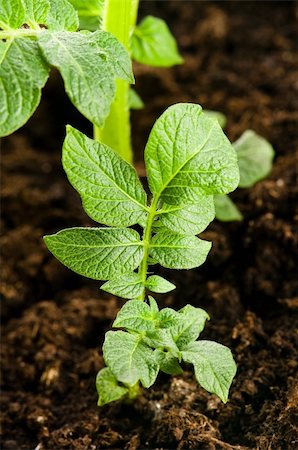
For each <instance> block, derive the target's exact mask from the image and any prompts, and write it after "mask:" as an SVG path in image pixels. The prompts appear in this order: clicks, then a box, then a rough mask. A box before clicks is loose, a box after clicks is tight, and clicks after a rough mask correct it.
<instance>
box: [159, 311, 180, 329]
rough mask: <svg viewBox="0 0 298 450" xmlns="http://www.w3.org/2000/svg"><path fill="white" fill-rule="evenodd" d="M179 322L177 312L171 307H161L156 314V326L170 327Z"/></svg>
mask: <svg viewBox="0 0 298 450" xmlns="http://www.w3.org/2000/svg"><path fill="white" fill-rule="evenodd" d="M178 323H179V314H178V312H177V311H175V310H174V309H172V308H163V309H161V310H160V311H159V313H158V316H157V327H158V328H171V327H174V326H176V325H177V324H178Z"/></svg>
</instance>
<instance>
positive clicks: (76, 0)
mask: <svg viewBox="0 0 298 450" xmlns="http://www.w3.org/2000/svg"><path fill="white" fill-rule="evenodd" d="M69 1H70V3H71V4H72V5H73V6H74V7H75V9H76V10H77V11H78V13H79V17H80V28H81V30H90V31H95V30H98V28H99V25H100V17H101V15H102V9H103V5H104V0H88V1H86V0H69Z"/></svg>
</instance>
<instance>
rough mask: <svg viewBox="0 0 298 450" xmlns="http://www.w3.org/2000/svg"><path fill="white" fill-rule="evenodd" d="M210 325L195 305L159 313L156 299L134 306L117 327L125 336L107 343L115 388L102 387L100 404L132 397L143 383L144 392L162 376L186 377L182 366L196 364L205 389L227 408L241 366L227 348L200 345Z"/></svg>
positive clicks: (116, 333)
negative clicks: (132, 390)
mask: <svg viewBox="0 0 298 450" xmlns="http://www.w3.org/2000/svg"><path fill="white" fill-rule="evenodd" d="M152 305H153V306H152ZM169 317H171V320H170V321H169ZM206 319H208V314H207V313H206V312H205V311H204V310H202V309H200V308H195V307H193V306H191V305H186V306H185V307H184V308H182V309H181V310H180V311H177V312H176V311H174V310H172V309H170V308H165V309H162V310H161V311H158V310H156V303H155V302H154V303H153V299H152V298H151V306H149V305H148V304H146V303H143V302H140V301H138V300H130V301H128V302H127V303H126V304H125V305H124V306H123V307H122V309H121V310H120V311H119V313H118V315H117V318H116V320H115V322H114V324H113V326H114V327H116V328H122V329H124V330H125V331H109V332H108V333H107V335H106V338H105V342H104V346H103V355H104V360H105V362H106V364H107V366H108V368H109V369H110V371H111V372H108V382H109V385H106V386H105V385H103V383H101V384H100V385H99V383H97V387H98V392H99V403H100V404H103V403H107V402H108V401H113V400H114V399H118V398H119V397H120V396H121V395H123V396H124V395H126V394H127V392H128V391H127V389H128V387H132V386H134V385H135V384H136V383H138V382H140V383H141V384H142V385H143V386H144V387H149V386H151V385H152V384H153V383H154V381H155V380H156V377H157V374H158V371H159V370H161V371H162V372H165V373H167V374H170V375H178V374H181V373H182V372H183V370H182V367H181V365H180V364H181V362H182V361H185V362H186V363H191V364H193V365H194V369H195V377H196V379H197V381H198V382H199V384H200V385H201V386H202V387H204V388H205V389H206V390H207V391H208V392H211V393H213V394H216V395H217V396H218V397H219V398H220V399H221V400H222V401H223V402H224V403H226V402H227V399H228V392H229V388H230V385H231V383H232V380H233V378H234V376H235V373H236V365H235V362H234V360H233V357H232V354H231V352H230V350H229V349H228V348H227V347H225V346H223V345H221V344H217V343H216V342H212V341H197V338H198V337H199V335H200V333H201V331H202V330H203V328H204V325H205V321H206ZM106 371H107V369H103V370H102V371H100V372H99V375H98V377H102V378H103V377H104V375H105V374H106ZM102 373H103V374H102ZM101 374H102V375H101ZM112 374H113V375H114V377H115V378H113V377H112ZM110 380H111V381H110ZM116 380H117V381H118V383H117V382H116ZM119 388H121V389H122V391H120V390H119ZM125 388H126V390H125ZM106 389H109V390H110V391H109V392H106ZM114 390H115V393H114V394H113V391H114Z"/></svg>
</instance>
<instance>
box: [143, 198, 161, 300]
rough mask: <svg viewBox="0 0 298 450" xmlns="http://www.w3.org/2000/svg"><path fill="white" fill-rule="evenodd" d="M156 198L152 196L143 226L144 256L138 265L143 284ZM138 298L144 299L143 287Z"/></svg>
mask: <svg viewBox="0 0 298 450" xmlns="http://www.w3.org/2000/svg"><path fill="white" fill-rule="evenodd" d="M158 199H159V197H155V198H153V202H152V204H151V206H150V209H149V213H148V217H147V222H146V225H145V228H144V236H143V244H144V256H143V259H142V262H141V264H140V267H139V274H140V276H141V281H142V284H143V285H144V284H145V283H146V279H147V272H148V256H149V249H150V241H151V234H152V225H153V222H154V218H155V216H156V208H157V203H158ZM139 299H140V300H142V301H144V300H145V289H144V291H143V293H142V295H141V296H140V298H139Z"/></svg>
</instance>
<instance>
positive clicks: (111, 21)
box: [93, 0, 139, 163]
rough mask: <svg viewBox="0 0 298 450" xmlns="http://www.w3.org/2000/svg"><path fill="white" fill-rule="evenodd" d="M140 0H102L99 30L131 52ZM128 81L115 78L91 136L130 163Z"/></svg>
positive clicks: (131, 156)
mask: <svg viewBox="0 0 298 450" xmlns="http://www.w3.org/2000/svg"><path fill="white" fill-rule="evenodd" d="M138 3H139V0H105V4H104V9H103V24H102V29H103V30H104V31H108V32H110V33H112V34H113V35H114V36H115V37H116V38H117V39H118V40H119V41H120V42H121V43H122V44H123V45H124V47H125V48H126V50H127V51H128V52H130V37H131V34H132V32H133V29H134V27H135V23H136V19H137V10H138ZM128 92H129V84H128V82H127V81H124V80H120V79H118V80H116V95H115V99H114V101H113V103H112V105H111V109H110V113H109V116H108V117H107V119H106V121H105V124H104V126H103V128H101V129H98V128H97V127H96V126H94V132H93V133H94V139H95V140H100V141H101V142H103V143H104V144H107V145H108V146H109V147H111V148H112V149H113V150H115V151H116V152H117V153H118V154H119V155H120V156H121V157H122V158H123V159H125V160H126V161H128V162H130V163H131V162H132V159H133V154H132V149H131V141H130V111H129V104H128Z"/></svg>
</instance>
